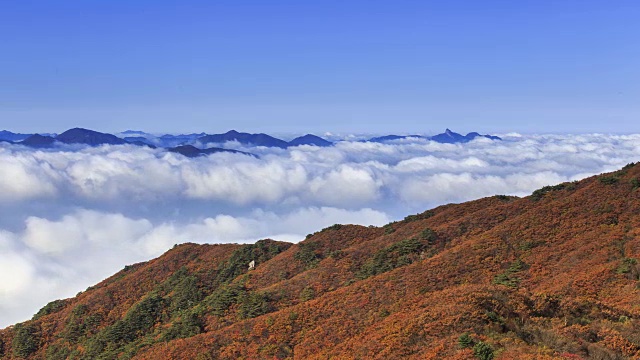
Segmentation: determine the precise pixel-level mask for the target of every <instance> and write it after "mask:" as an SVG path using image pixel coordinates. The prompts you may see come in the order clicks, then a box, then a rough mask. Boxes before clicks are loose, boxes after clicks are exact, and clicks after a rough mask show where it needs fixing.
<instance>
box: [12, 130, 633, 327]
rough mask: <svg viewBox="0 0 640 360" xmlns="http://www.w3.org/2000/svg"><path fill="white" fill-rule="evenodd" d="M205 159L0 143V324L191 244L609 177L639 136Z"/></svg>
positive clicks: (391, 216)
mask: <svg viewBox="0 0 640 360" xmlns="http://www.w3.org/2000/svg"><path fill="white" fill-rule="evenodd" d="M501 136H502V138H503V140H502V141H496V140H490V139H486V138H477V139H476V140H473V141H471V142H469V143H461V144H442V143H437V142H434V141H430V140H427V139H417V138H407V139H401V140H396V141H390V142H386V143H375V142H360V141H339V142H337V143H336V144H335V145H334V146H330V147H316V146H307V145H305V146H297V147H290V148H287V149H280V148H267V147H257V148H256V147H245V146H243V145H241V144H238V143H227V144H225V146H226V147H229V148H234V149H237V150H241V151H247V152H251V153H254V154H256V155H258V157H257V158H255V157H251V156H246V155H242V154H233V153H217V154H213V155H210V156H203V157H198V158H187V157H184V156H182V155H180V154H176V153H170V152H166V151H165V150H162V149H151V148H148V147H139V146H134V145H112V146H109V145H104V146H99V147H81V146H75V145H74V146H71V145H69V146H63V147H57V148H51V149H44V150H37V149H30V148H26V147H22V146H18V145H9V144H0V173H1V174H2V176H1V177H0V189H2V191H1V192H0V327H4V326H7V325H10V324H12V323H15V322H17V321H21V320H25V319H27V318H29V317H30V316H31V315H33V314H34V313H35V312H36V311H37V310H38V309H39V308H40V307H42V306H44V305H45V304H46V303H47V302H49V301H51V300H54V299H58V298H65V297H70V296H74V295H75V294H76V293H77V292H79V291H82V290H84V289H86V287H87V286H90V285H93V284H95V283H97V282H99V281H100V280H102V279H104V278H106V277H108V276H110V275H112V274H113V273H115V272H116V271H118V270H120V269H121V268H122V267H124V266H125V265H128V264H132V263H135V262H140V261H145V260H149V259H151V258H153V257H156V256H158V255H160V254H162V253H163V252H165V251H167V250H168V249H170V248H171V247H172V246H173V245H174V244H177V243H183V242H196V243H225V242H237V243H243V242H253V241H255V240H258V239H262V238H273V239H276V240H283V241H291V242H297V241H300V240H302V239H304V237H305V236H306V234H308V233H312V232H315V231H318V230H320V229H321V228H323V227H326V226H329V225H332V224H334V223H353V224H362V225H376V226H380V225H384V224H385V223H387V222H390V221H393V220H398V219H401V218H403V217H404V216H406V215H409V214H413V213H417V212H422V211H424V210H427V209H429V208H432V207H435V206H438V205H441V204H445V203H450V202H462V201H467V200H471V199H476V198H480V197H485V196H491V195H495V194H505V195H517V196H526V195H528V194H530V193H531V192H532V191H533V190H535V189H538V188H540V187H542V186H545V185H551V184H557V183H560V182H564V181H572V180H578V179H582V178H584V177H587V176H590V175H594V174H598V173H601V172H607V171H613V170H615V169H618V168H620V167H622V166H624V165H625V164H627V163H630V162H635V161H638V159H639V158H640V135H601V134H592V135H520V134H506V135H501Z"/></svg>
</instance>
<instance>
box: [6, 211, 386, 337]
mask: <svg viewBox="0 0 640 360" xmlns="http://www.w3.org/2000/svg"><path fill="white" fill-rule="evenodd" d="M389 221H390V218H389V217H388V216H387V215H385V214H384V213H382V212H379V211H375V210H371V209H361V210H356V211H349V210H344V209H337V208H327V207H323V208H315V207H312V208H300V209H296V210H294V211H292V212H287V213H283V214H278V213H275V212H272V211H266V210H262V209H254V210H253V211H251V212H249V213H248V214H246V216H242V217H234V216H230V215H225V214H219V215H217V216H215V217H207V218H203V219H201V220H198V221H193V222H190V223H175V222H162V223H157V224H154V223H152V222H151V221H149V220H147V219H131V218H128V217H125V216H123V215H122V214H114V213H104V212H98V211H94V210H77V211H75V212H73V213H70V214H67V215H65V216H63V217H61V218H59V219H47V218H39V217H33V216H32V217H29V218H27V219H26V221H25V223H24V229H23V230H22V231H20V232H16V233H12V232H10V231H6V230H1V231H0V250H1V251H0V319H1V320H0V321H1V322H0V326H6V325H10V324H12V323H14V322H16V321H20V320H24V319H27V318H29V317H30V316H31V315H33V314H34V313H35V312H36V311H37V310H38V309H39V308H40V307H42V306H43V305H44V304H46V303H47V302H49V301H51V300H54V299H59V298H65V297H70V296H73V295H74V294H76V293H77V292H78V291H81V290H83V289H84V288H86V287H87V286H89V285H92V284H95V283H97V282H99V281H100V280H102V279H104V278H106V277H108V276H110V275H111V274H113V273H114V272H116V271H117V270H119V269H121V268H122V267H123V266H124V265H127V264H132V263H136V262H139V261H144V260H148V259H150V258H153V257H156V256H159V255H160V254H162V253H163V252H165V251H167V250H168V249H170V248H171V247H172V246H173V244H176V243H184V242H196V243H225V242H232V243H233V242H237V243H248V242H255V241H256V240H259V239H262V238H274V239H279V240H285V241H293V242H297V241H300V240H301V239H303V238H304V236H305V235H306V234H307V233H310V232H313V231H316V230H318V229H320V228H322V227H326V226H328V225H331V224H334V223H358V224H370V225H383V224H385V223H387V222H389Z"/></svg>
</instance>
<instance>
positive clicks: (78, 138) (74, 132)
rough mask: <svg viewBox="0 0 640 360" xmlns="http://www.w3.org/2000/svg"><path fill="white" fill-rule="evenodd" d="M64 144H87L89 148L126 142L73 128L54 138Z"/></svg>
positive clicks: (95, 132)
mask: <svg viewBox="0 0 640 360" xmlns="http://www.w3.org/2000/svg"><path fill="white" fill-rule="evenodd" d="M55 139H56V140H58V141H60V142H63V143H65V144H87V145H91V146H97V145H103V144H109V145H121V144H126V143H127V142H126V141H124V140H123V139H120V138H119V137H117V136H115V135H112V134H105V133H101V132H98V131H94V130H89V129H83V128H78V127H76V128H73V129H69V130H67V131H65V132H63V133H62V134H60V135H58V136H56V137H55Z"/></svg>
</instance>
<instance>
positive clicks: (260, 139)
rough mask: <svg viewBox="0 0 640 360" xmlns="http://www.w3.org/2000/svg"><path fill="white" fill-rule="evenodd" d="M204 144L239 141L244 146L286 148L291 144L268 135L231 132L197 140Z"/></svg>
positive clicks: (206, 136)
mask: <svg viewBox="0 0 640 360" xmlns="http://www.w3.org/2000/svg"><path fill="white" fill-rule="evenodd" d="M197 140H198V141H199V142H200V143H202V144H207V143H224V142H227V141H237V142H239V143H241V144H243V145H253V146H267V147H279V148H283V149H284V148H286V147H287V146H289V144H288V143H287V142H286V141H284V140H280V139H277V138H274V137H273V136H270V135H267V134H249V133H243V132H237V131H235V130H230V131H228V132H226V133H224V134H214V135H205V136H202V137H199V138H198V139H197Z"/></svg>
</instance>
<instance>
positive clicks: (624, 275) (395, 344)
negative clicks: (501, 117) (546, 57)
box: [0, 164, 640, 359]
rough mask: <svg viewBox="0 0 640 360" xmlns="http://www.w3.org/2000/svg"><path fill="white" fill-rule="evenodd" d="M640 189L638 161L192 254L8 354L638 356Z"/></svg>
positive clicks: (10, 345)
mask: <svg viewBox="0 0 640 360" xmlns="http://www.w3.org/2000/svg"><path fill="white" fill-rule="evenodd" d="M638 179H640V166H635V165H634V164H630V165H628V166H626V167H625V168H623V169H622V170H619V171H617V172H615V173H610V174H604V175H600V176H595V177H592V178H589V179H585V180H583V181H580V182H573V183H564V184H558V185H554V186H548V187H544V188H542V189H540V190H537V191H536V192H534V193H533V194H532V196H529V197H525V198H516V197H509V196H494V197H490V198H484V199H480V200H476V201H472V202H468V203H463V204H451V205H445V206H441V207H438V208H436V209H433V210H429V211H427V212H425V213H422V214H417V215H411V216H408V217H407V218H405V219H404V220H402V221H398V222H394V223H391V224H388V225H386V226H384V227H380V228H377V227H362V226H354V225H334V226H331V227H329V228H326V229H323V230H321V231H318V232H317V233H315V234H310V235H309V236H308V237H307V239H305V240H304V241H302V242H301V243H299V244H289V243H284V242H277V241H273V240H262V241H259V242H258V243H256V244H252V245H236V244H227V245H195V244H183V245H178V246H176V247H175V248H173V249H171V250H169V251H167V253H165V254H164V255H162V256H161V257H159V258H157V259H154V260H151V261H149V262H146V263H140V264H135V265H131V266H127V267H125V269H123V270H122V271H120V272H118V273H117V274H115V275H113V276H112V277H110V278H108V279H106V280H104V281H103V282H101V283H99V284H97V285H95V286H93V287H91V288H89V289H87V291H85V292H83V293H81V294H78V296H76V297H75V298H72V299H65V300H57V301H55V302H52V303H50V304H47V305H45V306H44V307H43V308H42V310H40V311H39V312H38V313H37V314H36V315H35V316H34V318H33V319H32V320H31V321H27V322H25V323H22V324H16V325H15V326H13V327H9V328H7V329H4V330H0V357H2V358H3V359H14V358H15V359H19V358H25V359H31V358H34V359H43V358H44V359H67V358H69V359H132V358H133V359H238V358H246V359H287V358H295V359H326V358H334V357H335V358H344V359H351V358H354V359H356V358H361V359H407V358H415V359H637V358H640V265H639V264H638V260H639V259H640V185H638V184H639V183H640V182H639V180H638ZM425 191H429V189H425ZM251 260H255V261H256V268H255V270H251V271H249V270H248V267H247V266H248V263H249V262H250V261H251Z"/></svg>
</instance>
